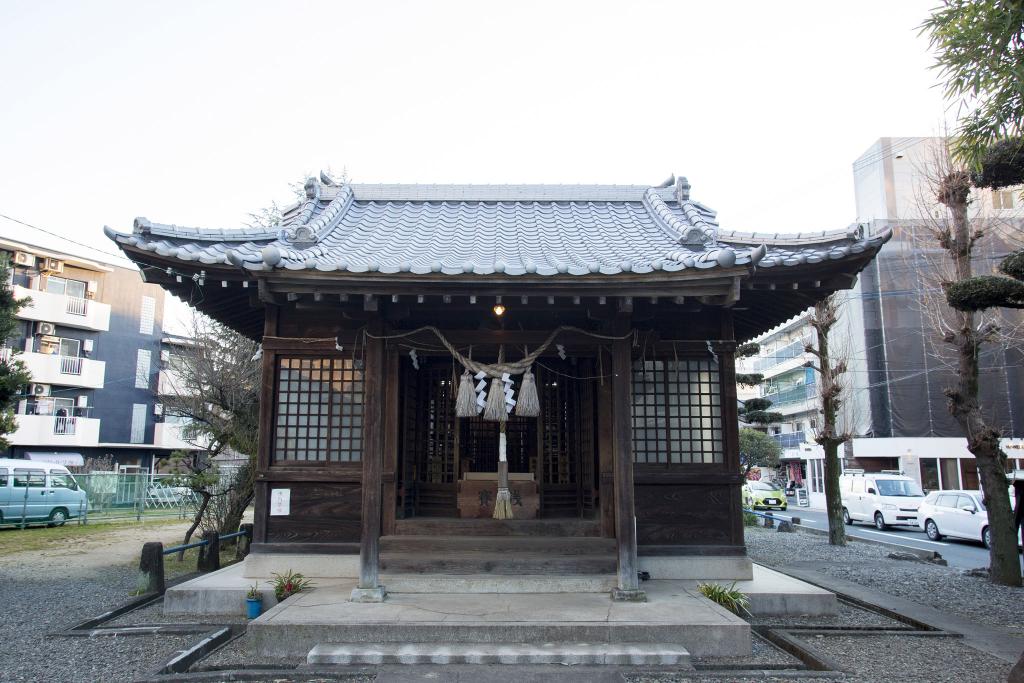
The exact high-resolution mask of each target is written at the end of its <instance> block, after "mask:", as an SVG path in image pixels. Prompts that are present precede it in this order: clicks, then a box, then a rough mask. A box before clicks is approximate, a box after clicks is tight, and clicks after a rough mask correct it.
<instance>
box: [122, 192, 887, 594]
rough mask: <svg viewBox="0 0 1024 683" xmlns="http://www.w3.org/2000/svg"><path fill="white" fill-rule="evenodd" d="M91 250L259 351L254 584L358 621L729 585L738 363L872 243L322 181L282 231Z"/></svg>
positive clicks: (599, 195) (660, 211)
mask: <svg viewBox="0 0 1024 683" xmlns="http://www.w3.org/2000/svg"><path fill="white" fill-rule="evenodd" d="M107 234H108V236H109V237H110V238H111V239H113V240H114V241H115V242H116V243H117V245H118V246H119V247H120V248H121V249H122V250H123V252H124V253H125V254H126V255H127V256H128V257H129V258H131V259H132V260H133V261H134V262H135V263H136V264H138V266H139V267H140V268H141V269H142V273H143V276H144V278H145V280H146V281H147V282H151V283H157V284H160V285H161V286H163V287H164V288H166V289H167V290H168V291H170V292H171V293H173V294H174V295H176V296H178V297H179V298H181V299H182V300H184V301H186V302H190V303H191V304H192V305H193V306H195V307H196V308H198V309H199V310H200V311H201V312H203V313H205V314H206V315H208V316H210V317H211V318H213V319H215V320H217V321H220V322H222V323H224V324H226V325H228V326H230V327H231V328H233V329H235V330H238V331H239V332H241V333H243V334H245V335H246V336H248V337H251V338H252V339H255V340H258V341H260V342H262V358H261V361H260V362H261V363H262V394H261V396H262V398H261V404H260V411H261V419H260V425H261V426H260V434H259V453H258V472H257V484H256V499H255V531H254V542H253V545H252V555H251V556H250V558H249V560H251V561H252V562H263V563H264V564H263V566H264V567H276V568H309V569H307V573H308V574H310V575H314V576H325V575H331V574H332V572H334V573H336V574H337V575H338V576H349V575H351V576H352V578H353V579H356V584H355V588H354V590H353V591H352V597H351V599H352V600H355V601H360V602H373V601H379V600H385V599H386V596H387V593H388V590H389V588H388V577H389V575H391V574H396V575H397V574H401V575H408V574H410V573H419V574H433V575H436V576H458V575H480V574H484V573H497V574H502V573H505V574H519V575H530V576H535V575H558V574H560V573H565V574H573V575H579V574H584V575H587V574H589V575H595V576H601V577H606V578H607V588H608V592H606V593H605V595H608V593H610V595H611V598H613V599H616V600H623V601H642V600H644V599H645V590H644V584H643V583H641V582H640V581H639V579H638V576H639V574H640V573H641V572H647V574H649V575H651V576H652V577H653V578H655V579H657V578H689V579H718V580H726V581H728V580H734V579H749V578H750V575H751V568H750V561H749V559H748V558H747V556H746V551H745V548H744V541H743V530H744V527H743V520H742V513H741V508H740V487H741V485H742V483H743V482H742V477H741V474H740V473H741V468H740V463H739V456H738V445H737V440H738V421H737V403H736V385H735V370H734V367H735V366H734V352H735V349H736V346H737V342H742V341H743V340H746V339H750V338H752V337H754V336H756V335H757V334H759V333H762V332H764V331H766V330H768V329H770V328H772V327H773V326H775V325H778V324H780V323H782V322H784V321H785V320H787V319H789V318H791V317H792V316H794V315H795V314H797V313H799V312H801V311H803V310H804V309H806V308H807V307H809V306H812V305H813V304H814V303H815V302H817V301H819V300H821V299H822V298H823V297H825V296H827V295H828V294H830V293H832V292H835V291H837V290H842V289H847V288H850V287H851V286H852V285H853V283H854V282H855V279H856V277H857V274H858V273H859V272H860V271H861V270H862V269H863V268H864V267H865V266H866V265H867V264H868V263H869V262H870V261H871V259H872V258H873V257H874V255H875V254H876V253H877V251H878V249H879V248H880V247H881V246H882V244H883V243H884V242H885V241H886V240H887V239H888V238H889V236H890V233H889V232H884V233H881V234H873V235H872V234H864V233H862V232H861V231H860V230H858V229H852V230H839V231H835V232H813V233H797V234H773V233H745V232H736V231H733V230H723V229H721V228H720V227H719V225H718V223H717V221H716V217H715V212H714V211H712V210H711V209H710V208H708V207H706V206H705V205H703V204H701V203H700V202H698V201H696V200H695V199H693V198H691V196H690V185H689V183H688V182H687V181H686V179H684V178H679V179H678V180H674V179H673V180H671V181H668V182H666V183H664V184H663V185H661V186H658V187H649V186H638V185H500V186H498V185H493V186H492V185H368V184H367V185H360V184H337V183H335V182H334V181H332V180H331V179H330V178H328V177H326V176H323V175H322V176H321V178H320V179H319V180H318V179H310V180H309V181H308V182H307V183H306V185H305V198H304V199H303V200H302V201H300V202H299V203H297V204H296V205H295V206H293V207H291V208H289V209H288V210H287V211H286V212H285V213H284V216H283V220H282V222H281V225H280V226H278V227H273V228H268V229H263V228H241V229H204V228H186V227H180V226H177V225H169V224H161V223H154V222H151V221H149V220H147V219H145V218H138V219H136V220H135V224H134V230H133V231H132V232H131V233H128V234H123V233H119V232H116V231H113V230H111V229H109V228H107ZM496 503H497V506H496ZM496 517H497V518H496ZM346 572H350V573H349V574H346Z"/></svg>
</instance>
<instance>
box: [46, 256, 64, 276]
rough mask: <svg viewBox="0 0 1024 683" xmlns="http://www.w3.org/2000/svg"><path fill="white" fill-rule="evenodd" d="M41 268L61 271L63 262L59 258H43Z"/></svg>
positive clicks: (62, 270) (49, 270) (54, 271)
mask: <svg viewBox="0 0 1024 683" xmlns="http://www.w3.org/2000/svg"><path fill="white" fill-rule="evenodd" d="M43 270H45V271H47V272H50V273H63V272H64V262H63V261H61V260H60V259H59V258H48V259H44V264H43Z"/></svg>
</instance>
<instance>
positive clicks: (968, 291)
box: [946, 275, 1024, 311]
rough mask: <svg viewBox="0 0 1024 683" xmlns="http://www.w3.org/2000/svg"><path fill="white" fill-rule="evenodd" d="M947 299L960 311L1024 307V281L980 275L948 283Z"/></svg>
mask: <svg viewBox="0 0 1024 683" xmlns="http://www.w3.org/2000/svg"><path fill="white" fill-rule="evenodd" d="M946 301H947V302H948V303H949V305H950V306H952V307H953V308H955V309H956V310H958V311H981V310H984V309H986V308H993V307H1008V308H1024V283H1022V282H1018V281H1017V280H1011V279H1010V278H1008V277H999V276H998V275H978V276H976V277H972V278H968V279H966V280H959V281H957V282H951V283H949V284H948V285H946Z"/></svg>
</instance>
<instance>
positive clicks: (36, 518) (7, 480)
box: [0, 458, 89, 526]
mask: <svg viewBox="0 0 1024 683" xmlns="http://www.w3.org/2000/svg"><path fill="white" fill-rule="evenodd" d="M88 507H89V501H88V499H87V498H86V495H85V491H83V490H82V489H81V487H79V485H78V482H77V481H75V478H74V477H73V476H72V475H71V472H69V471H68V469H67V468H66V467H64V466H63V465H52V464H50V463H45V462H35V461H31V460H17V459H10V458H0V524H20V523H21V522H22V520H23V519H24V521H26V522H43V521H45V522H47V523H48V524H49V525H50V526H61V525H62V524H64V522H66V521H67V520H69V519H74V518H76V517H78V516H79V515H80V514H82V513H84V512H85V511H86V510H87V509H88Z"/></svg>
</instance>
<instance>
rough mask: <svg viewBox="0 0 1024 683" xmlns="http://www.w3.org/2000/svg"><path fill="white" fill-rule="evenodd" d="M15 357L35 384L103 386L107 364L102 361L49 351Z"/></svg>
mask: <svg viewBox="0 0 1024 683" xmlns="http://www.w3.org/2000/svg"><path fill="white" fill-rule="evenodd" d="M0 355H2V353H0ZM17 358H18V360H20V361H22V362H23V363H24V364H25V367H26V368H27V369H28V371H29V373H30V374H31V375H32V381H33V382H35V383H37V384H57V385H60V386H69V387H85V388H88V389H102V388H103V378H104V375H105V374H106V365H107V364H106V363H104V362H103V361H100V360H91V359H89V358H77V357H74V356H58V355H56V354H50V353H19V354H18V355H17Z"/></svg>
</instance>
